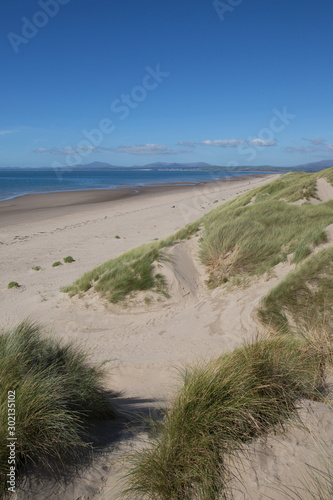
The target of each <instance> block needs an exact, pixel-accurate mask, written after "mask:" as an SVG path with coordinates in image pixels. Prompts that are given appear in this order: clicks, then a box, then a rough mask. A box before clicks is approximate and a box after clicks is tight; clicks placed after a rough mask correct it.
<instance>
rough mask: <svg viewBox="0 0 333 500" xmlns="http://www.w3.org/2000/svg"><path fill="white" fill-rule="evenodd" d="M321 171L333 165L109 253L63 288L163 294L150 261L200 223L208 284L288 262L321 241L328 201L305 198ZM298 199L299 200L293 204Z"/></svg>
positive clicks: (112, 295)
mask: <svg viewBox="0 0 333 500" xmlns="http://www.w3.org/2000/svg"><path fill="white" fill-rule="evenodd" d="M323 176H326V177H327V179H331V177H332V178H333V169H328V170H325V171H324V172H319V173H315V174H304V173H290V174H286V175H283V176H281V177H279V178H278V179H276V180H275V181H273V182H270V183H268V184H266V185H264V186H262V187H259V188H255V189H253V190H251V191H249V192H247V193H245V194H243V195H241V196H238V197H237V198H236V199H234V200H231V201H229V202H227V203H225V204H223V205H221V206H219V207H217V208H215V209H214V210H212V211H210V212H209V213H207V214H206V215H205V216H203V217H202V218H201V219H199V220H198V221H196V222H195V223H192V224H188V225H187V226H186V227H185V228H184V229H182V230H180V231H178V232H177V233H176V234H174V235H172V236H170V237H168V238H165V239H163V240H160V241H153V242H151V243H149V244H146V245H142V246H140V247H138V248H135V249H133V250H130V251H129V252H126V253H125V254H123V255H121V256H119V257H117V258H115V259H110V260H109V261H107V262H105V263H103V264H101V265H100V266H98V267H96V268H95V269H93V270H92V271H89V272H87V273H85V274H84V275H83V276H82V277H81V278H79V279H78V280H76V281H75V282H74V283H73V284H72V285H69V286H66V287H64V288H63V291H64V292H68V293H69V294H70V296H73V295H76V294H80V296H82V295H83V294H84V293H85V292H87V291H88V290H91V289H94V290H96V291H97V292H98V293H99V294H100V295H101V296H102V297H105V298H106V299H107V300H109V301H110V302H119V301H121V300H123V299H125V298H126V297H127V296H129V295H131V294H133V293H135V292H136V291H142V290H151V291H153V292H156V293H161V292H162V293H164V294H167V287H166V283H165V281H164V280H163V276H161V275H160V274H159V273H155V272H154V263H156V262H158V261H159V260H160V259H161V258H162V252H161V250H162V249H163V248H164V247H166V246H171V245H175V244H176V243H177V242H179V241H181V240H183V239H186V238H189V237H191V236H192V235H193V234H194V233H196V232H197V231H198V229H199V228H200V227H202V228H203V229H204V231H203V235H202V237H201V252H200V257H201V260H202V262H203V263H204V264H205V265H206V266H207V269H208V271H209V273H210V275H209V279H208V285H209V286H210V287H216V286H219V285H221V284H223V283H226V282H227V281H228V280H229V279H230V278H232V277H235V276H240V275H242V276H254V275H260V274H263V273H265V272H269V271H270V270H271V269H272V268H273V267H274V266H275V265H277V264H279V263H280V262H285V261H287V259H288V256H289V255H291V254H292V260H293V262H296V263H297V262H301V261H302V260H304V258H306V257H307V256H308V255H309V254H310V253H311V251H312V249H313V248H314V247H315V246H318V245H319V244H321V243H323V242H325V241H326V239H327V235H326V232H325V228H326V227H327V226H328V225H329V224H331V223H333V201H328V202H326V203H320V204H316V205H313V204H311V203H310V201H309V200H311V198H314V199H316V198H317V197H318V195H317V191H316V182H317V179H318V178H319V177H323ZM300 200H302V201H304V202H305V203H303V204H302V205H296V204H294V203H295V202H298V201H300Z"/></svg>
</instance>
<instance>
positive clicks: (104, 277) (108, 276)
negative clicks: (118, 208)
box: [62, 222, 200, 303]
mask: <svg viewBox="0 0 333 500" xmlns="http://www.w3.org/2000/svg"><path fill="white" fill-rule="evenodd" d="M199 225H200V222H195V223H193V224H188V225H187V226H186V227H185V228H183V229H181V230H180V231H178V232H177V233H176V234H174V235H172V236H169V237H168V238H165V239H163V240H158V241H153V242H151V243H148V244H146V245H142V246H140V247H137V248H134V249H133V250H130V251H129V252H126V253H124V254H123V255H121V256H120V257H117V258H115V259H111V260H109V261H107V262H104V263H103V264H101V265H100V266H98V267H96V268H95V269H93V270H92V271H89V272H87V273H85V274H84V275H83V276H82V277H81V278H79V279H78V280H76V281H75V282H74V283H73V284H72V285H70V286H67V287H65V288H63V289H62V290H63V291H64V292H67V293H69V294H70V295H71V296H73V295H76V294H79V293H80V292H87V291H88V290H89V289H90V288H92V287H94V289H95V290H96V291H97V292H99V293H100V295H101V296H102V297H105V298H107V300H109V301H110V302H113V303H116V302H119V301H121V300H123V299H124V298H125V297H126V296H128V295H129V294H131V293H132V292H135V291H145V290H152V291H155V292H157V293H164V294H166V283H165V280H164V278H163V276H161V274H159V273H158V274H156V275H154V272H153V271H154V262H157V261H158V260H159V259H160V251H161V250H162V248H164V247H167V246H170V245H173V244H175V243H176V242H178V241H181V240H183V239H186V238H189V237H190V236H191V235H192V234H194V233H195V232H197V231H198V229H199Z"/></svg>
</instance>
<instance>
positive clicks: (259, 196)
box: [201, 169, 333, 287]
mask: <svg viewBox="0 0 333 500" xmlns="http://www.w3.org/2000/svg"><path fill="white" fill-rule="evenodd" d="M320 174H321V176H324V175H325V176H326V177H329V176H330V175H332V177H333V169H328V170H325V171H324V172H320ZM318 177H319V174H318V173H316V174H304V173H291V174H286V175H283V176H281V177H279V178H278V179H276V180H275V181H273V182H270V183H269V184H266V185H264V186H261V187H260V188H256V189H254V190H252V191H250V192H248V193H245V194H243V195H241V196H238V197H237V198H236V199H234V200H232V201H230V202H228V203H226V204H224V205H222V206H220V207H218V208H216V209H215V210H212V211H211V212H210V213H209V214H207V216H206V217H205V218H204V228H205V231H204V234H203V237H202V242H201V259H202V261H203V262H204V264H206V266H207V268H208V270H209V271H210V273H211V274H210V278H209V280H208V284H209V285H210V286H212V287H214V286H218V285H220V284H222V283H224V282H225V278H227V279H229V278H230V277H232V276H235V275H240V274H245V275H250V276H251V275H260V274H262V273H264V272H267V271H269V270H270V269H271V268H272V267H274V266H275V265H277V264H278V263H279V262H283V261H285V260H286V259H287V255H288V254H294V255H293V260H294V262H300V261H302V260H303V259H304V258H306V257H307V256H308V255H309V254H310V252H311V249H312V248H313V247H314V246H316V245H319V244H320V243H323V242H325V241H326V239H327V236H326V233H325V228H326V227H327V226H328V225H329V224H331V223H332V222H333V201H329V202H326V203H321V204H319V205H312V204H310V203H309V204H304V205H301V206H298V205H294V204H292V203H291V202H295V201H298V200H299V199H310V197H316V196H317V194H316V182H317V179H318ZM251 200H252V201H254V203H250V202H251Z"/></svg>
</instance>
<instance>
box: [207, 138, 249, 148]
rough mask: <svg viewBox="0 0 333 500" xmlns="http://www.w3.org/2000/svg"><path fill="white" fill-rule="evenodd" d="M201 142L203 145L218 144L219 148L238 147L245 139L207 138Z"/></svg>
mask: <svg viewBox="0 0 333 500" xmlns="http://www.w3.org/2000/svg"><path fill="white" fill-rule="evenodd" d="M200 144H202V145H203V146H217V147H219V148H236V147H237V146H241V145H242V144H245V141H244V140H242V139H218V140H214V141H211V140H209V139H207V140H206V141H201V143H200Z"/></svg>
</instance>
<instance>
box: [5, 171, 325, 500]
mask: <svg viewBox="0 0 333 500" xmlns="http://www.w3.org/2000/svg"><path fill="white" fill-rule="evenodd" d="M276 177H277V176H276V175H270V176H255V177H245V178H242V179H237V180H230V181H217V182H213V183H206V184H204V185H200V186H195V187H191V188H189V187H177V188H169V189H165V188H164V187H161V188H156V189H155V188H154V189H152V190H142V192H141V193H140V194H138V195H134V196H128V195H127V194H126V193H122V194H121V195H118V193H117V194H114V193H110V192H86V193H62V194H54V195H51V196H50V195H47V196H45V195H36V196H32V197H22V198H18V199H14V200H10V201H8V202H1V203H0V231H1V233H0V234H1V236H0V249H1V283H2V285H1V288H0V294H1V303H2V307H1V311H0V324H1V326H2V327H10V326H12V325H14V324H16V323H18V322H19V321H21V320H22V319H24V318H26V317H27V316H29V317H30V318H31V319H33V320H36V321H38V322H40V323H42V324H45V325H46V326H47V328H48V329H49V330H51V331H52V332H53V333H54V335H56V336H57V337H59V338H62V339H64V340H73V341H77V342H79V343H80V344H81V345H83V346H85V347H87V348H88V349H89V351H90V352H91V361H92V362H93V363H99V362H102V361H104V360H109V361H108V362H107V364H106V365H105V367H106V370H107V378H106V384H107V386H108V387H109V388H110V389H115V390H120V391H123V397H122V398H121V399H120V400H119V403H120V404H121V405H122V407H123V408H124V409H126V410H127V411H129V412H130V414H134V412H135V411H136V410H140V409H141V410H143V411H146V412H147V411H149V408H151V407H152V406H153V405H154V400H155V401H156V403H155V404H157V405H158V402H160V401H163V400H167V399H168V397H169V395H170V394H171V393H172V390H173V389H174V387H176V386H177V385H178V384H179V379H178V377H177V370H176V368H177V367H180V366H182V365H183V364H184V363H187V362H190V363H191V362H195V361H196V360H198V359H202V358H209V357H212V356H217V355H219V354H221V353H223V352H226V351H230V350H232V349H234V348H235V347H236V346H238V345H239V344H240V343H242V342H243V341H244V340H251V339H252V338H253V337H254V336H255V335H256V333H257V331H258V329H260V326H259V325H258V323H257V320H256V316H255V308H256V307H257V305H258V304H259V302H260V299H261V298H262V297H263V296H264V295H265V294H266V293H267V292H268V291H269V290H270V289H271V288H272V287H273V286H275V285H276V284H277V283H278V282H279V281H280V280H281V278H282V277H283V276H284V275H286V274H287V273H288V272H289V271H290V269H291V266H290V265H289V264H280V265H279V266H277V268H276V269H275V273H274V274H273V276H271V277H270V279H267V278H265V277H262V278H261V279H259V280H257V281H256V282H254V283H252V285H251V286H249V287H248V288H245V289H244V290H243V289H236V290H234V291H231V292H228V291H226V290H223V289H216V290H213V291H209V290H207V288H206V287H205V284H204V280H205V278H206V276H205V270H204V269H203V267H202V265H201V264H200V263H199V260H198V258H197V251H198V246H199V245H198V236H196V237H194V238H192V239H191V240H189V241H187V242H183V243H181V244H179V245H177V246H175V247H174V248H172V249H171V250H170V249H169V250H168V252H169V257H170V262H166V263H164V264H163V266H162V267H163V268H162V269H161V270H159V271H160V272H162V273H163V274H165V275H166V277H167V280H168V283H169V286H170V295H171V298H170V299H169V300H162V301H161V302H158V301H156V300H155V299H154V300H153V301H152V304H151V305H144V303H142V301H141V302H139V301H137V303H133V301H132V303H131V304H130V305H129V306H128V307H127V308H122V307H120V306H108V307H106V306H105V305H104V304H103V303H102V302H101V301H100V300H99V298H98V297H97V296H96V294H94V293H90V294H88V295H87V296H86V297H84V298H83V299H78V298H77V297H74V298H72V299H69V298H68V296H67V295H65V294H63V293H62V292H60V287H61V286H64V285H66V284H69V283H71V282H73V281H74V280H75V279H77V278H78V277H80V276H81V275H82V274H83V273H84V272H85V271H87V270H90V269H92V268H93V267H95V266H97V265H98V264H100V263H102V262H104V261H105V260H107V259H110V258H112V257H116V256H118V255H120V254H121V253H123V252H125V251H127V250H129V249H131V248H134V247H136V246H138V245H141V244H143V243H146V242H149V241H152V240H154V239H155V238H163V237H166V236H168V235H170V234H172V233H174V232H175V231H176V230H177V229H179V228H181V227H183V226H184V225H185V224H186V223H188V222H192V221H194V220H197V219H198V218H199V217H201V216H202V215H203V214H204V213H205V212H208V211H209V210H211V209H212V208H215V207H216V206H218V205H219V204H221V203H224V202H225V201H228V200H230V199H232V198H234V197H235V196H237V195H238V194H241V193H244V192H245V191H247V190H249V189H252V188H254V187H256V186H259V185H263V184H264V183H266V182H269V181H270V180H272V179H273V178H276ZM118 196H119V197H118ZM114 197H116V199H114ZM117 197H118V198H117ZM48 200H49V201H48ZM215 200H218V202H217V203H214V201H215ZM50 203H51V204H52V207H48V206H47V205H48V204H50ZM116 235H119V236H120V239H115V236H116ZM67 255H71V256H73V258H74V259H75V262H74V263H72V264H63V265H62V266H59V267H56V268H52V267H51V266H52V263H53V262H55V261H58V260H62V259H63V258H64V257H66V256H67ZM36 265H39V266H41V268H42V269H41V271H33V270H32V267H34V266H36ZM10 281H17V282H19V284H20V285H21V287H20V288H18V289H11V290H8V289H7V284H8V283H9V282H10ZM139 298H141V299H142V295H141V296H140V297H139ZM325 429H326V428H325ZM125 437H126V439H125ZM331 437H332V434H331ZM119 439H120V440H119ZM112 441H115V442H113V443H112V445H111V444H110V446H111V447H113V453H112V454H111V455H108V456H106V457H105V458H104V459H99V460H97V461H96V464H95V465H94V467H90V468H89V469H88V470H87V471H85V473H84V474H83V475H82V477H81V478H80V479H78V480H76V481H71V482H70V484H69V485H67V486H66V488H65V491H64V485H60V486H56V487H54V485H51V483H48V484H47V485H46V484H45V483H43V484H41V485H38V483H37V482H36V481H34V487H33V489H32V491H30V493H27V492H23V491H20V496H19V498H20V499H24V500H27V499H32V498H34V499H38V500H41V499H43V498H54V499H56V500H58V499H59V500H60V499H64V500H71V499H74V498H75V499H76V498H82V499H83V498H94V499H98V500H102V499H112V498H115V497H116V494H117V493H118V492H119V491H120V489H121V486H119V485H118V483H117V481H118V479H119V476H120V475H121V473H122V471H123V463H122V461H121V460H120V458H119V457H121V456H122V454H123V453H124V452H125V451H127V449H128V446H130V447H131V446H135V447H137V446H140V442H139V440H138V439H137V438H133V439H130V440H128V435H127V434H124V433H123V431H121V430H119V428H117V431H116V432H115V436H113V437H110V438H109V442H110V443H111V442H112ZM295 446H297V443H296V444H295ZM288 470H289V469H288ZM284 473H286V475H287V476H288V474H289V476H288V477H289V480H290V481H291V482H292V480H293V477H294V473H295V471H294V470H293V469H292V468H291V470H290V472H288V473H287V471H284ZM284 476H285V474H284ZM287 480H288V478H287ZM51 487H52V488H53V489H52V491H49V490H48V488H51ZM258 492H259V490H258ZM242 498H254V499H256V498H261V496H259V493H258V496H248V497H247V496H245V497H242Z"/></svg>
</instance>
